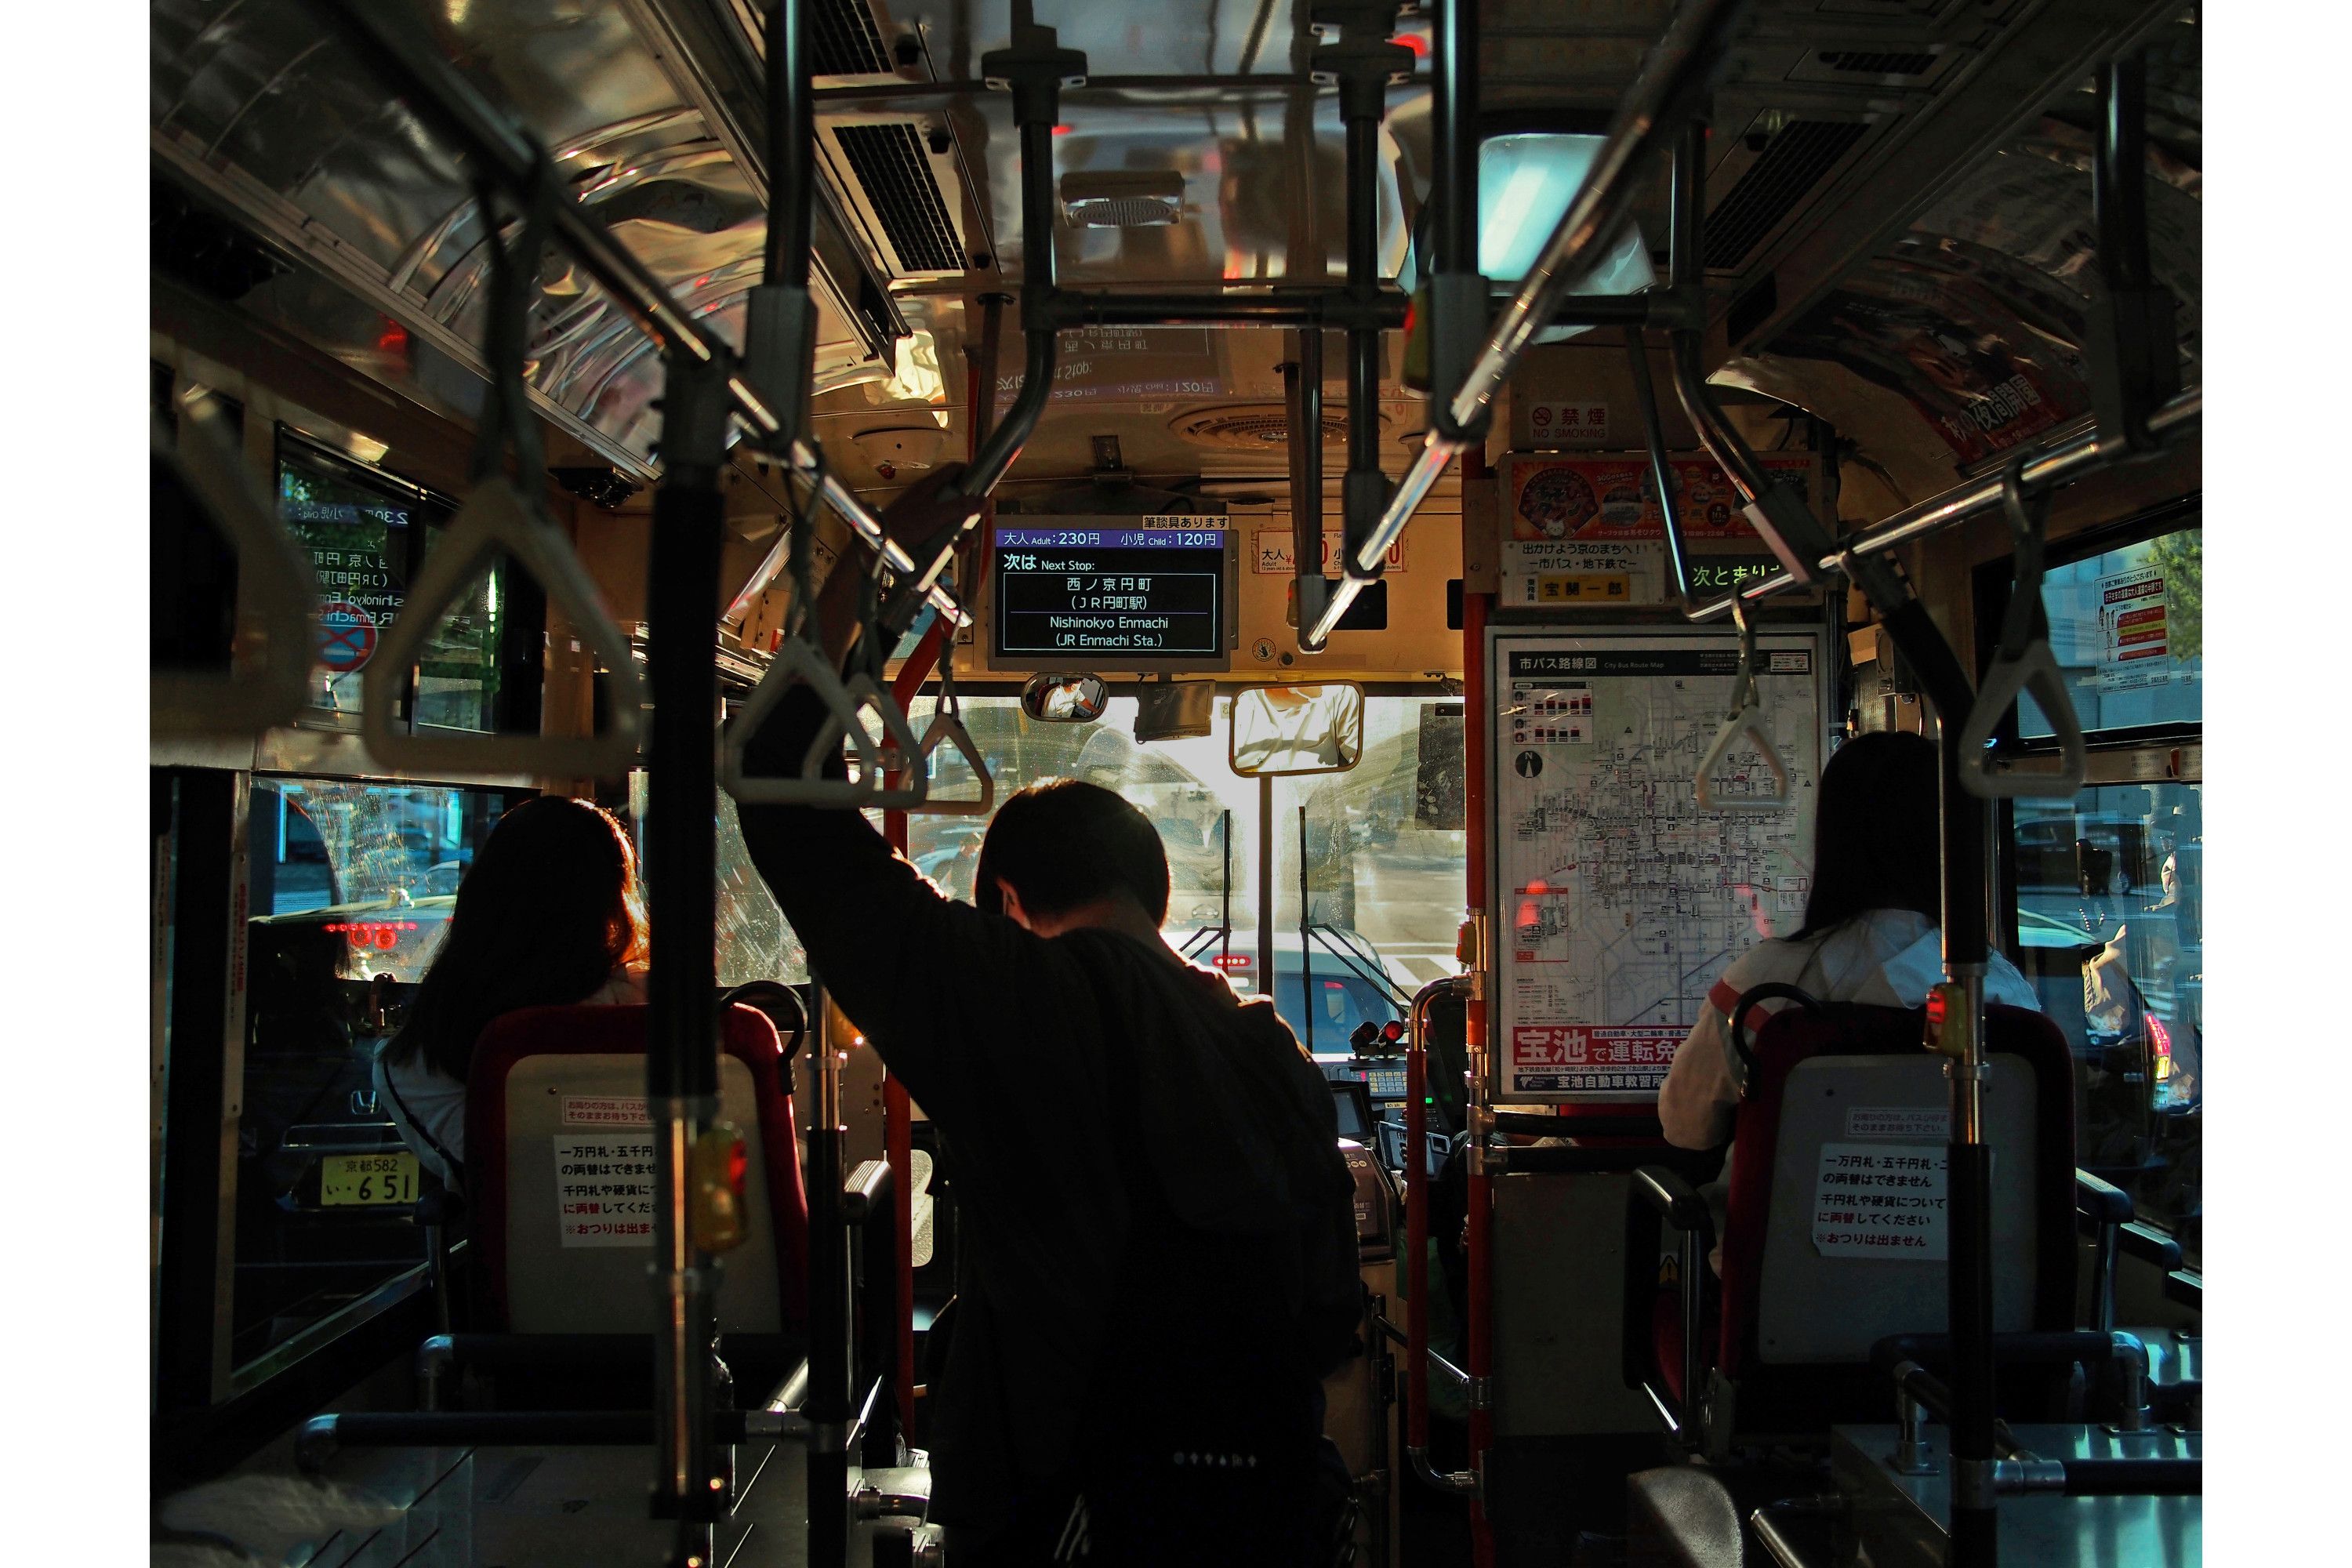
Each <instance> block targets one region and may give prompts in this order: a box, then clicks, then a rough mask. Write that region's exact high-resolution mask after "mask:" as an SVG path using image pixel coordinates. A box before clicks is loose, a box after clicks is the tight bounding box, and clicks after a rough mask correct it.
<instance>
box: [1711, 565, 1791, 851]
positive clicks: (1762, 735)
mask: <svg viewBox="0 0 2352 1568" xmlns="http://www.w3.org/2000/svg"><path fill="white" fill-rule="evenodd" d="M1731 618H1732V619H1733V620H1734V621H1736V622H1737V623H1738V626H1739V673H1738V675H1737V676H1736V677H1735V678H1734V679H1733V680H1732V682H1731V714H1730V717H1728V718H1727V719H1726V720H1725V721H1723V728H1722V729H1720V730H1718V731H1716V735H1715V743H1714V744H1713V745H1711V746H1709V747H1708V748H1707V749H1706V756H1705V757H1702V758H1701V759H1700V760H1699V764H1698V805H1699V809H1700V810H1701V811H1779V810H1780V809H1781V808H1782V807H1783V806H1785V805H1788V804H1789V800H1790V794H1789V766H1788V764H1787V763H1783V762H1782V761H1781V760H1780V745H1779V744H1778V743H1777V742H1775V741H1774V740H1773V739H1772V729H1771V726H1770V725H1769V724H1767V723H1766V722H1765V721H1764V709H1763V707H1762V705H1761V704H1760V703H1759V702H1758V700H1757V698H1756V626H1755V624H1754V623H1753V622H1752V621H1750V620H1749V619H1748V610H1747V607H1746V606H1745V605H1741V604H1740V603H1739V602H1738V600H1737V599H1736V598H1735V599H1734V600H1733V601H1732V606H1731ZM1743 736H1744V737H1746V738H1748V739H1749V740H1751V741H1752V742H1754V743H1755V746H1756V750H1757V752H1759V754H1760V755H1761V756H1762V757H1763V759H1764V765H1765V766H1766V767H1767V768H1769V769H1770V770H1771V773H1772V791H1771V793H1770V794H1769V795H1739V796H1736V797H1734V798H1732V799H1728V800H1717V799H1716V797H1715V774H1716V771H1717V769H1718V768H1720V767H1722V766H1723V763H1724V759H1725V758H1727V757H1728V756H1729V755H1730V754H1731V749H1732V747H1733V746H1734V745H1736V744H1738V742H1739V741H1740V739H1741V738H1742V737H1743Z"/></svg>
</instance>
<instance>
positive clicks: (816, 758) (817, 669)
mask: <svg viewBox="0 0 2352 1568" xmlns="http://www.w3.org/2000/svg"><path fill="white" fill-rule="evenodd" d="M795 686H805V687H807V688H808V689H810V690H811V691H814V692H815V693H816V695H817V700H819V701H821V702H823V703H824V710H825V711H826V712H827V713H829V714H831V715H832V716H833V721H832V722H831V723H829V724H827V725H826V726H825V728H824V731H821V732H820V733H819V735H818V737H817V743H816V744H815V745H813V746H811V747H810V748H809V751H808V755H807V757H806V758H804V759H803V762H802V764H801V771H800V773H797V774H761V773H746V772H744V770H743V753H744V752H745V751H746V750H747V749H748V748H749V747H750V746H751V738H752V737H753V736H755V735H757V734H758V733H759V732H760V726H761V725H762V724H764V723H766V722H767V721H768V716H769V715H770V714H772V713H773V712H774V711H775V710H776V704H777V703H779V702H782V700H784V694H785V693H786V692H787V691H790V690H791V689H793V687H795ZM857 710H858V701H857V700H856V698H854V697H852V696H851V695H850V694H849V689H848V688H847V687H845V686H844V685H843V684H842V682H841V677H840V676H838V675H836V674H835V673H834V670H833V666H832V665H830V664H828V663H827V662H826V661H825V658H824V654H822V653H820V652H818V651H817V649H816V648H814V647H811V646H810V645H809V644H808V643H806V642H803V641H802V640H801V639H800V638H798V637H787V638H785V639H784V646H783V647H781V648H778V649H777V650H776V654H775V657H774V658H772V659H770V660H769V661H768V668H767V672H766V673H765V674H763V675H761V677H760V684H759V685H757V686H755V687H753V688H752V689H751V698H750V700H747V701H746V702H745V703H744V704H743V709H742V711H740V712H739V713H737V714H736V715H735V717H734V719H733V720H731V721H730V722H729V723H728V726H727V733H726V737H725V741H724V743H723V744H722V746H721V747H720V750H719V780H720V782H721V783H723V784H725V785H726V786H727V793H728V794H729V795H733V796H734V797H735V798H736V799H737V800H738V801H740V803H742V804H743V805H816V806H847V807H851V808H856V807H858V806H865V805H873V804H874V797H875V796H876V795H878V794H880V793H881V786H882V754H881V748H880V747H878V746H877V745H875V743H874V741H873V738H872V737H871V736H869V735H867V734H866V726H865V725H863V724H861V723H859V722H858V721H857ZM844 733H846V734H847V735H848V736H849V740H850V743H851V745H853V746H854V747H856V751H857V771H858V774H859V776H858V777H856V778H855V779H829V778H826V777H825V776H824V750H825V746H826V744H827V739H826V737H827V736H830V737H831V742H830V743H831V744H834V745H838V744H840V743H841V737H842V735H843V734H844Z"/></svg>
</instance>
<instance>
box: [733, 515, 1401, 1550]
mask: <svg viewBox="0 0 2352 1568" xmlns="http://www.w3.org/2000/svg"><path fill="white" fill-rule="evenodd" d="M959 471H960V470H956V469H952V468H950V469H943V470H940V472H938V473H935V474H934V475H933V476H931V478H930V479H929V482H928V483H926V484H925V485H923V486H922V487H920V488H919V489H917V490H914V491H910V492H908V494H907V495H905V496H903V497H901V498H900V500H899V501H898V503H897V504H895V505H894V506H892V508H891V509H890V511H889V513H888V515H887V517H886V519H885V522H886V524H887V526H889V528H890V530H891V532H892V534H893V536H894V537H897V538H900V539H913V540H917V541H920V540H923V539H927V538H930V537H934V536H937V535H938V534H939V532H940V530H941V529H942V528H944V527H950V526H953V525H954V524H955V523H957V522H958V521H961V518H963V517H967V516H969V515H970V509H971V507H972V506H973V505H974V504H975V503H973V502H971V501H968V500H963V499H962V498H961V497H958V496H956V495H955V494H954V493H953V491H952V490H951V489H950V488H949V487H950V486H951V484H952V482H953V480H954V479H955V478H956V477H957V474H958V472H959ZM857 575H858V569H857V566H856V563H845V564H844V565H843V566H840V567H837V568H836V570H835V573H834V575H833V578H832V580H830V581H828V582H827V584H825V591H824V595H822V596H821V598H820V602H819V605H818V616H817V624H818V625H819V626H821V627H824V628H825V631H826V633H827V636H826V648H827V651H828V653H830V654H832V655H834V656H835V657H836V658H837V657H838V656H839V655H840V654H841V652H842V651H843V648H844V646H845V643H846V642H847V640H848V637H849V633H850V628H849V627H848V626H847V625H846V623H847V622H848V620H849V619H850V616H849V615H848V613H847V612H848V610H849V606H850V605H851V603H852V593H853V592H854V589H855V585H856V584H855V579H856V577H857ZM823 720H824V713H823V710H822V708H821V705H820V704H819V703H818V701H817V700H816V699H815V697H814V695H813V694H812V693H810V692H809V691H807V690H806V689H800V690H796V691H793V692H792V693H791V694H790V695H788V696H787V697H786V699H785V700H784V701H783V702H782V704H780V705H779V707H778V708H777V710H776V711H775V714H774V716H773V718H772V720H771V721H770V722H769V723H768V725H767V726H766V727H765V729H764V730H763V731H761V734H760V735H759V736H758V737H757V739H756V741H755V742H754V744H753V746H752V747H751V752H750V755H749V758H748V764H749V766H750V768H751V771H752V772H754V773H793V772H795V771H797V769H798V766H799V762H800V759H801V758H802V756H803V755H804V754H805V752H807V750H808V747H809V745H810V744H811V742H813V741H814V738H815V735H816V732H817V730H818V728H819V726H820V725H821V723H822V722H823ZM834 765H835V767H836V768H837V767H838V765H839V764H838V763H837V762H836V763H835V764H834ZM741 816H742V823H743V833H744V838H745V841H746V843H747V845H748V847H750V849H751V858H752V861H753V863H754V864H755V865H756V866H757V867H758V868H759V869H760V872H761V876H763V877H765V878H766V879H767V881H768V885H769V886H770V887H771V888H772V889H773V890H774V892H775V895H776V900H777V901H778V903H779V904H781V905H782V909H783V912H784V915H785V917H786V918H787V919H788V920H790V921H792V924H793V930H794V931H796V932H797V933H798V934H799V936H800V939H801V941H802V942H803V943H805V944H806V946H807V949H808V953H809V962H810V963H811V965H812V967H813V968H814V971H815V972H816V973H817V974H818V975H819V976H821V977H822V978H823V980H824V984H825V986H826V988H827V990H828V992H829V993H830V994H832V996H833V997H834V999H835V1001H836V1002H838V1003H839V1005H840V1006H841V1009H842V1011H843V1012H844V1013H845V1014H846V1015H847V1016H849V1017H850V1018H851V1019H852V1020H854V1021H855V1022H856V1025H857V1026H858V1028H859V1029H860V1030H861V1031H863V1033H864V1034H865V1036H866V1040H867V1041H868V1042H869V1043H870V1044H871V1045H872V1046H873V1047H875V1048H876V1049H877V1050H878V1051H879V1052H880V1053H881V1055H882V1059H883V1060H884V1061H885V1062H886V1063H887V1064H888V1066H889V1068H890V1070H891V1072H892V1073H893V1074H894V1075H896V1076H897V1077H898V1079H900V1080H901V1081H903V1082H904V1083H905V1084H906V1086H907V1089H908V1092H909V1093H910V1094H911V1095H912V1096H913V1097H914V1099H915V1100H917V1101H918V1102H919V1103H920V1104H921V1105H922V1107H923V1109H924V1111H925V1112H926V1114H928V1115H929V1117H930V1118H931V1120H932V1121H933V1122H934V1123H935V1125H936V1126H937V1127H938V1128H939V1130H940V1134H941V1139H942V1142H943V1143H944V1145H945V1146H946V1148H947V1150H948V1152H949V1157H950V1159H951V1160H952V1162H953V1164H954V1169H955V1177H956V1186H957V1191H958V1194H959V1197H960V1201H961V1219H962V1224H963V1226H964V1227H965V1235H966V1236H967V1237H968V1238H969V1243H970V1245H969V1248H968V1251H967V1254H966V1258H965V1268H964V1269H963V1274H962V1277H961V1279H960V1280H959V1282H958V1292H957V1304H956V1312H955V1326H954V1332H953V1335H952V1338H951V1342H950V1347H949V1351H948V1357H947V1364H946V1369H945V1371H944V1373H942V1374H941V1375H940V1379H939V1387H938V1388H937V1389H936V1390H935V1393H934V1398H933V1400H932V1402H931V1403H932V1404H933V1405H934V1406H935V1407H936V1413H935V1415H934V1416H933V1418H932V1421H931V1423H930V1425H929V1433H930V1435H931V1442H932V1449H933V1454H934V1459H935V1468H936V1472H937V1473H936V1480H935V1485H934V1490H933V1496H932V1518H933V1519H934V1520H936V1521H939V1522H940V1523H942V1524H944V1525H946V1526H948V1527H949V1528H950V1531H951V1532H952V1534H951V1535H950V1541H951V1542H952V1551H953V1554H954V1561H955V1563H957V1565H958V1568H972V1565H974V1564H985V1563H1024V1564H1028V1563H1045V1562H1085V1561H1093V1562H1097V1563H1106V1562H1108V1563H1212V1562H1215V1563H1265V1564H1267V1565H1269V1568H1273V1565H1276V1564H1280V1565H1282V1568H1307V1565H1308V1564H1317V1565H1320V1564H1323V1563H1329V1562H1330V1561H1332V1558H1333V1553H1334V1552H1335V1550H1336V1548H1337V1546H1338V1543H1339V1532H1340V1531H1341V1528H1342V1524H1341V1515H1342V1513H1343V1512H1344V1509H1345V1498H1346V1488H1347V1478H1346V1473H1345V1470H1344V1468H1343V1467H1341V1466H1340V1464H1339V1458H1338V1454H1337V1450H1336V1449H1334V1448H1332V1447H1331V1446H1330V1445H1329V1444H1328V1442H1327V1441H1326V1440H1325V1439H1324V1438H1323V1436H1322V1414H1323V1399H1322V1380H1323V1379H1324V1377H1325V1376H1326V1375H1328V1373H1331V1372H1332V1371H1333V1370H1335V1369H1336V1368H1337V1367H1339V1365H1340V1364H1341V1363H1344V1362H1345V1361H1346V1360H1347V1359H1348V1358H1349V1356H1350V1355H1352V1354H1354V1353H1356V1327H1357V1324H1358V1322H1359V1321H1360V1310H1361V1287H1360V1282H1359V1279H1358V1276H1357V1272H1356V1227H1355V1217H1354V1207H1353V1187H1352V1184H1351V1182H1350V1180H1349V1175H1348V1173H1347V1168H1346V1166H1345V1164H1344V1163H1343V1162H1342V1161H1341V1159H1340V1157H1339V1150H1338V1145H1337V1136H1338V1133H1337V1124H1336V1119H1335V1117H1334V1114H1333V1111H1332V1108H1331V1097H1330V1092H1329V1090H1328V1087H1327V1086H1326V1085H1325V1083H1324V1080H1323V1079H1322V1077H1321V1076H1320V1075H1319V1074H1318V1072H1317V1071H1316V1069H1315V1067H1314V1064H1313V1063H1312V1062H1311V1061H1309V1060H1308V1059H1307V1057H1306V1055H1305V1054H1304V1053H1303V1052H1302V1051H1300V1049H1299V1048H1298V1044H1297V1040H1296V1039H1294V1038H1293V1037H1292V1036H1291V1033H1290V1031H1289V1029H1288V1027H1287V1026H1285V1025H1284V1024H1283V1023H1282V1021H1281V1020H1280V1019H1279V1018H1277V1017H1276V1016H1275V1011H1274V1007H1273V1005H1272V1004H1271V1003H1270V1002H1267V1001H1264V1000H1255V1001H1251V1002H1247V1003H1244V1002H1241V1001H1239V1000H1238V999H1237V998H1236V997H1235V996H1234V993H1233V991H1232V988H1231V987H1230V986H1228V985H1227V984H1225V983H1224V981H1223V979H1222V978H1221V977H1220V976H1217V975H1215V974H1213V973H1209V972H1208V971H1206V970H1201V969H1195V968H1193V967H1192V966H1191V965H1189V964H1187V963H1184V962H1183V961H1182V960H1181V959H1179V958H1178V957H1177V956H1176V954H1175V953H1174V952H1173V951H1171V949H1170V948H1169V946H1168V944H1167V943H1166V942H1164V941H1163V940H1161V938H1160V921H1162V919H1163V918H1164V917H1165V915H1166V913H1167V908H1168V889H1169V876H1168V860H1167V855H1166V853H1165V851H1164V850H1163V848H1162V847H1161V845H1160V837H1159V835H1158V833H1157V832H1156V831H1154V829H1153V828H1152V826H1151V824H1150V821H1149V820H1147V819H1146V818H1145V817H1144V816H1143V815H1142V813H1140V812H1139V811H1138V810H1136V808H1135V807H1134V806H1132V805H1129V804H1128V802H1127V801H1125V800H1124V799H1122V798H1120V797H1119V796H1118V795H1116V794H1114V793H1113V792H1111V791H1109V790H1106V789H1103V788H1101V787H1099V786H1097V785H1094V784H1084V783H1079V782H1076V781H1072V780H1058V781H1054V782H1051V783H1045V784H1034V785H1032V786H1031V787H1029V788H1027V789H1024V790H1022V791H1021V792H1020V793H1018V794H1016V795H1013V796H1012V797H1011V798H1010V799H1009V800H1007V801H1005V802H1004V803H1003V805H1002V806H1001V807H1000V808H999V809H998V811H997V813H996V816H995V818H994V820H993V821H992V822H991V824H990V825H989V829H988V834H987V837H986V838H985V840H984V841H983V842H982V847H981V853H980V861H979V865H978V868H977V870H976V877H975V881H976V886H975V889H974V898H975V903H976V905H977V907H974V905H973V904H963V903H959V902H955V901H952V900H949V899H947V898H945V897H943V896H942V895H941V894H940V892H939V890H938V889H936V888H934V887H933V886H932V885H931V884H930V883H929V882H928V881H926V880H925V879H923V878H922V877H921V876H920V875H919V874H918V873H917V871H916V870H915V868H914V867H912V866H911V865H909V864H908V862H907V861H906V860H905V859H903V858H900V857H898V855H896V854H895V853H893V852H892V850H891V849H890V847H889V846H888V845H887V843H886V842H885V841H884V840H883V838H882V837H881V836H880V835H879V834H877V833H876V832H875V831H874V829H873V828H872V827H871V826H868V825H867V824H866V820H865V818H864V817H863V816H861V815H860V814H859V813H857V812H855V811H847V810H819V809H814V808H803V807H794V806H761V805H745V806H744V807H743V808H742V812H741Z"/></svg>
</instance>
